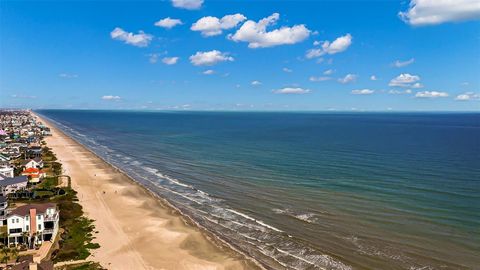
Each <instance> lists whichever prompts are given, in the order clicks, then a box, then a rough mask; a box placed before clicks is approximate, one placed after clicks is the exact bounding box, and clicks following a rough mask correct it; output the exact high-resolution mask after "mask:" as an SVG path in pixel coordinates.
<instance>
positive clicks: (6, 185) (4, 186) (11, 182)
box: [0, 175, 28, 196]
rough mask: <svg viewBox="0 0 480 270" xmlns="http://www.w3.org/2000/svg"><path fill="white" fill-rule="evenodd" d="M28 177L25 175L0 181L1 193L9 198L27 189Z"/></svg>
mask: <svg viewBox="0 0 480 270" xmlns="http://www.w3.org/2000/svg"><path fill="white" fill-rule="evenodd" d="M27 183H28V177H26V176H25V175H21V176H16V177H12V178H5V179H2V180H0V193H1V195H3V196H7V195H8V194H10V193H14V192H16V191H19V190H24V189H25V188H27Z"/></svg>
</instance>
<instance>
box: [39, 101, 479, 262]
mask: <svg viewBox="0 0 480 270" xmlns="http://www.w3.org/2000/svg"><path fill="white" fill-rule="evenodd" d="M38 113H40V114H41V115H43V116H46V117H47V118H49V119H51V120H53V121H54V123H55V124H56V125H57V126H58V127H60V128H61V129H62V130H64V131H65V132H66V133H67V134H69V135H70V136H72V137H73V138H75V139H76V140H77V141H79V142H81V143H82V144H84V145H85V146H87V147H89V148H90V149H91V150H93V151H94V152H95V153H97V154H98V155H99V156H101V157H102V158H104V159H105V160H106V161H108V162H110V163H111V164H112V165H114V166H117V167H119V168H121V169H122V170H124V171H125V172H126V173H127V174H129V175H130V176H131V177H132V178H133V179H135V180H136V181H138V182H140V183H142V184H144V185H145V186H147V187H149V188H150V189H151V190H153V191H154V192H156V193H158V194H159V195H160V196H162V197H164V198H166V199H167V200H169V201H170V202H171V203H172V204H173V205H174V206H175V207H177V208H178V209H180V210H181V211H182V212H183V213H184V214H186V215H188V216H190V217H191V218H193V219H194V220H195V221H196V222H198V223H199V224H200V225H202V226H204V227H205V228H207V229H209V230H211V231H212V232H213V233H215V234H216V235H217V236H219V237H220V238H222V239H223V240H225V241H228V242H230V243H231V244H232V245H234V246H235V247H237V248H239V249H241V250H242V251H243V252H245V253H247V254H249V255H250V256H252V257H254V258H256V259H257V260H259V261H260V262H262V263H263V264H264V265H266V266H268V267H270V268H272V269H321V268H326V269H480V258H479V254H480V114H473V113H472V114H468V113H455V114H444V113H355V114H350V113H335V114H331V113H246V112H244V113H238V112H131V111H129V112H126V111H66V110H42V111H38Z"/></svg>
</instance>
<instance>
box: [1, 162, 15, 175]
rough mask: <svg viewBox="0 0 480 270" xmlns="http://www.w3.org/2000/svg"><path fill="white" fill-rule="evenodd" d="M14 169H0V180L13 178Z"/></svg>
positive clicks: (5, 167) (6, 167) (9, 167)
mask: <svg viewBox="0 0 480 270" xmlns="http://www.w3.org/2000/svg"><path fill="white" fill-rule="evenodd" d="M13 172H14V168H13V167H12V166H10V165H8V166H2V167H0V178H7V177H10V178H11V177H13V176H14V174H13Z"/></svg>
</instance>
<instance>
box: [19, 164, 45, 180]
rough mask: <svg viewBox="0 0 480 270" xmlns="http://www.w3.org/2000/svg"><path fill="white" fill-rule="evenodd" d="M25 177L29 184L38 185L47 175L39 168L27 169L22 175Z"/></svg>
mask: <svg viewBox="0 0 480 270" xmlns="http://www.w3.org/2000/svg"><path fill="white" fill-rule="evenodd" d="M21 174H22V175H24V176H27V177H28V182H30V183H33V184H36V183H40V181H41V180H42V179H43V178H44V177H45V176H46V173H45V172H44V171H42V170H40V169H38V168H26V169H25V170H23V172H22V173H21Z"/></svg>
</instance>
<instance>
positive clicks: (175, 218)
mask: <svg viewBox="0 0 480 270" xmlns="http://www.w3.org/2000/svg"><path fill="white" fill-rule="evenodd" d="M37 117H38V116H37ZM41 121H42V122H44V123H45V124H46V125H48V126H49V127H50V128H51V130H52V136H49V137H46V142H47V145H48V146H49V147H51V148H52V150H53V152H54V153H55V154H56V155H57V158H58V159H59V161H60V162H61V163H62V164H63V168H64V171H65V174H67V175H70V176H71V177H72V187H73V188H74V189H75V190H76V191H77V192H78V198H79V200H80V204H81V205H82V206H83V208H84V211H85V213H86V215H87V217H89V218H91V219H94V220H95V222H94V224H95V227H96V231H98V233H97V234H95V237H96V240H95V242H98V243H99V244H100V246H101V247H100V248H99V249H97V250H94V251H93V254H92V257H91V260H93V261H98V262H100V264H101V265H102V266H103V267H105V268H108V269H252V268H256V266H254V264H252V263H251V262H249V261H248V260H246V259H244V258H243V257H242V256H240V255H238V254H236V253H235V252H234V251H232V250H231V249H229V248H227V247H220V246H218V245H216V244H214V243H212V242H211V241H209V240H208V238H207V237H208V235H207V234H205V233H204V232H202V231H201V230H200V229H199V228H196V227H195V226H193V225H189V224H187V223H186V222H185V221H184V220H183V219H182V217H181V216H180V215H179V214H178V213H176V212H175V211H174V210H173V209H171V208H170V207H168V206H167V205H165V204H164V203H163V202H162V201H161V200H160V199H158V198H156V197H155V196H153V195H152V194H150V193H149V192H148V191H147V190H146V189H144V188H143V187H141V186H139V185H138V184H136V183H134V182H133V181H132V180H131V179H130V178H129V177H127V176H126V175H124V174H123V173H120V172H118V171H117V170H116V169H114V168H113V167H111V166H110V165H109V164H107V163H106V162H104V161H103V160H101V159H100V158H99V157H97V156H96V155H94V154H93V153H92V152H90V151H89V150H87V149H86V148H84V147H83V146H82V145H80V144H78V143H77V142H75V141H74V140H72V139H71V138H69V137H68V136H66V135H65V134H63V133H62V132H60V131H59V130H58V129H56V128H55V127H54V126H53V125H51V124H50V123H49V122H48V121H44V120H43V119H41Z"/></svg>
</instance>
